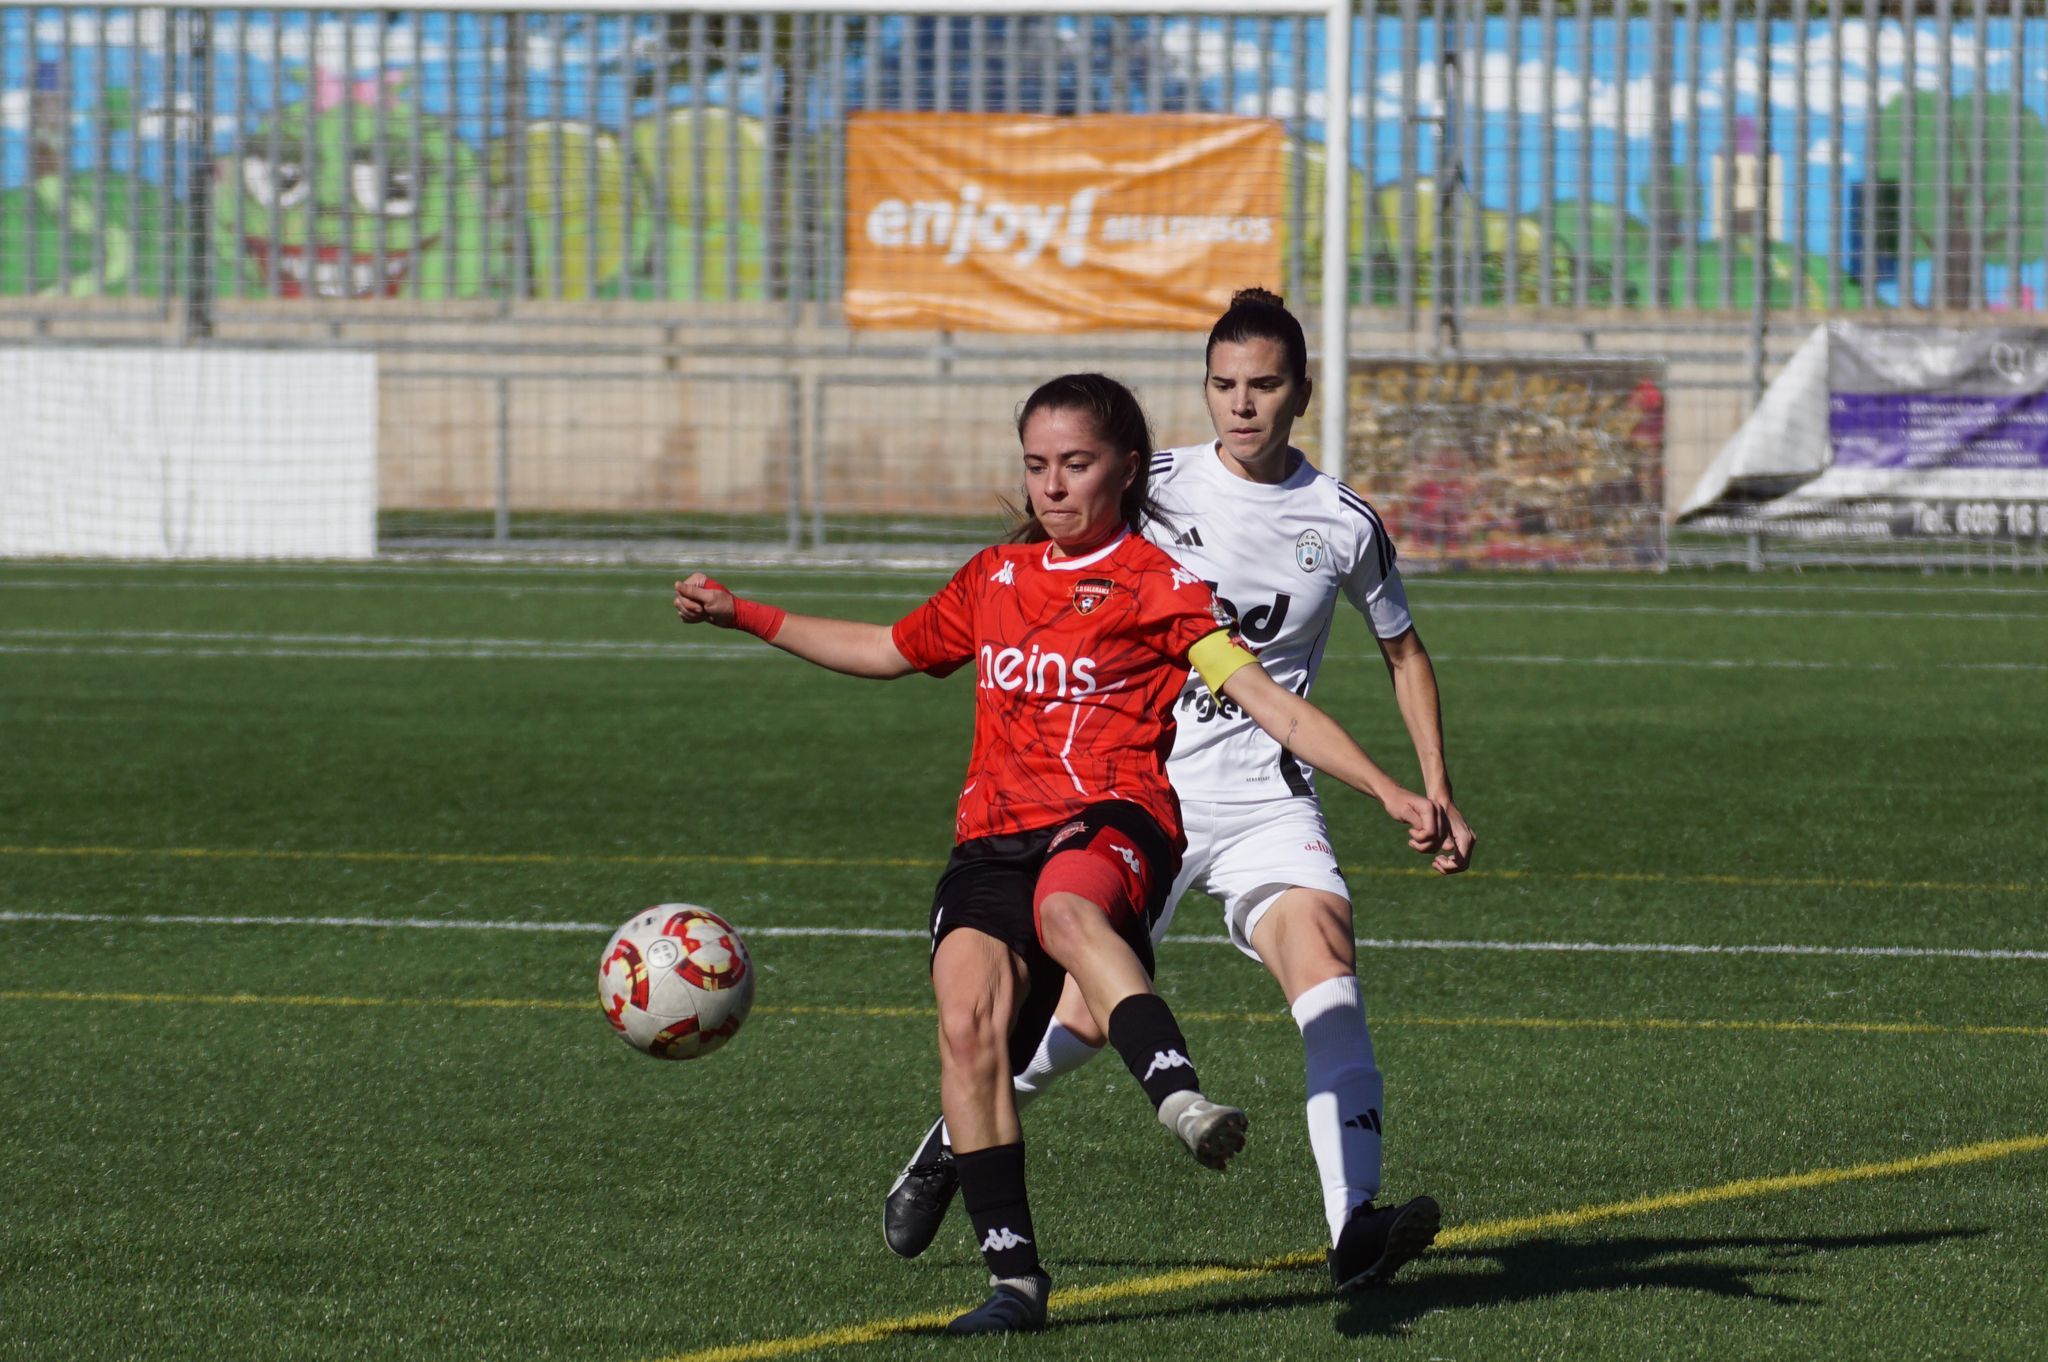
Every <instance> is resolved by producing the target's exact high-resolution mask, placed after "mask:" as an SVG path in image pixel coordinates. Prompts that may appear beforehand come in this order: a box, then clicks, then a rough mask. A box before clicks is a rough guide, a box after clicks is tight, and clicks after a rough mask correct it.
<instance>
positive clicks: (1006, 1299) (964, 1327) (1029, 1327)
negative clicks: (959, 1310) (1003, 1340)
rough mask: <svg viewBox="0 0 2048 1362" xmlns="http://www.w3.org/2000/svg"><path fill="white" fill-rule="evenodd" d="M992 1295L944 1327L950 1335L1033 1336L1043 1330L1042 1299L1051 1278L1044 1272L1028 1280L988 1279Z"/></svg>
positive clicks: (1043, 1308)
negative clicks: (993, 1290)
mask: <svg viewBox="0 0 2048 1362" xmlns="http://www.w3.org/2000/svg"><path fill="white" fill-rule="evenodd" d="M988 1280H989V1285H991V1286H993V1287H994V1288H995V1293H994V1294H993V1295H991V1296H990V1297H989V1298H988V1299H987V1300H985V1301H983V1302H982V1303H981V1304H980V1305H977V1306H976V1307H974V1309H972V1310H969V1311H968V1312H967V1313H966V1314H964V1315H961V1316H959V1317H958V1318H956V1319H955V1320H954V1321H953V1322H952V1323H950V1324H948V1325H947V1326H946V1332H947V1333H949V1334H1035V1333H1037V1332H1039V1331H1040V1330H1042V1329H1043V1328H1045V1298H1046V1297H1047V1296H1048V1295H1050V1294H1052V1278H1050V1277H1048V1276H1046V1275H1045V1274H1044V1273H1043V1272H1034V1273H1032V1274H1031V1275H1029V1276H1027V1277H990V1278H989V1279H988Z"/></svg>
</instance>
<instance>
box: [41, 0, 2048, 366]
mask: <svg viewBox="0 0 2048 1362" xmlns="http://www.w3.org/2000/svg"><path fill="white" fill-rule="evenodd" d="M1322 36H1323V35H1322V25H1321V23H1320V21H1318V20H1314V19H1310V18H1304V17H1288V18H1281V19H1270V18H1268V19H1260V18H1242V19H1223V18H1215V17H1204V16H1194V15H1189V16H1172V15H1166V16H1159V15H1153V16H1130V17H1122V16H1100V15H1064V16H1063V15H1051V14H1049V15H1025V16H1019V15H993V16H973V15H965V16H959V17H934V16H929V15H924V16H918V15H888V14H876V15H844V14H773V15H771V14H729V15H726V14H707V13H702V12H698V13H690V14H675V15H661V14H613V15H606V14H597V13H589V12H522V13H516V14H512V13H498V14H490V13H474V12H466V11H465V12H447V11H435V10H432V9H418V10H415V9H407V10H392V11H382V12H332V11H322V10H317V9H316V10H300V9H262V8H255V9H230V10H218V11H215V10H182V9H175V8H166V9H133V8H113V7H89V8H88V7H65V8H45V7H38V8H21V7H7V8H0V73H4V92H5V93H4V97H0V98H4V103H0V243H4V246H5V255H4V259H0V310H4V311H8V312H14V313H23V312H27V313H33V314H42V313H46V312H48V311H49V310H50V309H51V308H52V307H53V306H54V305H56V304H58V303H59V302H61V301H67V300H76V299H80V298H89V297H98V298H112V299H117V300H121V301H123V302H127V303H130V304H135V305H138V310H140V311H142V312H150V311H153V310H155V309H153V308H150V307H148V306H146V304H151V303H154V304H157V305H159V306H169V307H178V308H184V309H189V310H190V312H191V314H192V316H193V319H194V320H195V321H196V323H197V329H199V330H202V331H203V330H205V329H206V327H207V326H208V324H210V323H211V322H212V321H213V320H214V319H215V317H216V316H217V315H220V314H223V313H227V312H231V311H232V310H233V309H234V308H235V306H236V305H237V304H239V303H241V302H244V301H247V300H258V299H261V300H280V299H285V300H289V299H302V300H305V301H307V302H308V303H309V304H312V303H321V304H327V305H329V306H328V307H327V309H326V311H323V312H322V313H321V315H323V316H324V315H327V312H330V311H331V310H332V305H333V304H335V303H338V302H344V301H353V302H357V303H362V302H370V303H374V304H375V305H376V306H375V307H374V309H373V311H374V312H375V313H376V314H377V315H378V316H380V317H383V318H387V319H389V318H393V317H397V316H402V315H405V314H406V313H408V312H412V311H417V310H419V308H418V305H420V304H425V303H432V304H440V303H444V302H450V301H460V300H477V301H484V302H491V301H496V302H510V301H550V302H557V301H622V302H637V303H645V304H649V305H652V306H660V307H669V308H674V307H676V305H679V304H683V305H696V304H701V303H704V302H706V301H723V302H741V301H748V302H758V303H782V304H791V305H794V304H801V303H815V304H819V305H822V306H823V307H824V308H826V309H827V310H828V311H829V309H830V308H831V306H832V304H833V302H834V300H835V299H836V298H837V296H838V287H839V283H840V280H841V278H842V275H841V270H840V266H841V254H842V238H843V235H844V233H843V224H842V223H841V222H840V221H839V220H838V211H839V206H840V203H841V194H840V176H841V174H842V172H843V166H844V159H843V157H844V147H843V139H842V136H841V133H842V130H843V127H844V124H845V120H846V117H847V116H848V115H849V114H850V113H852V112H854V111H858V110H864V109H871V110H941V111H943V110H963V111H1018V112H1043V113H1056V114H1057V113H1086V112H1107V111H1120V112H1161V111H1206V112H1235V113H1248V114H1260V115H1267V116H1272V117H1277V118H1279V119H1281V120H1283V121H1284V122H1285V124H1286V126H1287V129H1288V133H1289V142H1288V145H1289V149H1290V150H1289V166H1288V175H1289V187H1290V197H1289V213H1288V231H1287V254H1286V261H1287V280H1286V283H1287V285H1288V292H1289V293H1290V294H1291V295H1295V296H1300V297H1304V298H1306V297H1310V296H1312V294H1313V285H1314V281H1315V280H1316V277H1317V270H1316V261H1317V258H1318V256H1319V253H1320V241H1319V239H1318V238H1319V235H1320V234H1319V231H1318V228H1317V221H1316V212H1315V207H1314V204H1315V200H1314V197H1313V192H1312V185H1311V181H1312V180H1317V179H1319V178H1320V175H1321V161H1320V156H1319V149H1320V145H1321V142H1322V138H1323V124H1322V120H1323V117H1324V115H1325V114H1326V112H1327V105H1328V103H1329V101H1328V100H1327V99H1326V93H1325V91H1324V90H1323V89H1322V74H1321V55H1320V53H1321V46H1322ZM1353 48H1354V52H1355V59H1354V63H1353V66H1354V72H1355V75H1354V80H1353V88H1352V90H1351V91H1350V99H1349V107H1350V109H1351V111H1352V114H1353V127H1352V133H1353V145H1354V146H1356V147H1358V148H1360V152H1361V154H1360V155H1359V156H1357V157H1356V158H1354V171H1353V175H1354V181H1355V184H1356V188H1357V190H1358V191H1359V192H1358V193H1357V194H1356V195H1355V196H1354V215H1353V220H1352V243H1351V244H1352V252H1353V259H1355V260H1356V261H1357V262H1358V264H1357V267H1356V269H1355V271H1354V277H1353V284H1352V301H1353V303H1354V304H1355V305H1357V306H1360V307H1362V308H1363V309H1365V310H1367V311H1368V312H1371V311H1373V310H1376V309H1388V310H1391V311H1393V312H1395V313H1397V314H1402V315H1403V316H1405V317H1408V318H1409V320H1411V321H1414V320H1416V319H1415V318H1414V317H1413V316H1412V315H1411V314H1415V313H1416V312H1417V310H1418V309H1419V310H1420V311H1421V313H1422V314H1423V315H1422V316H1421V317H1420V319H1419V320H1420V322H1421V324H1423V325H1425V326H1428V325H1442V326H1453V327H1454V326H1457V325H1459V324H1460V323H1462V322H1464V321H1465V320H1466V319H1473V320H1484V319H1486V318H1488V317H1490V316H1495V315H1497V314H1501V313H1503V312H1509V311H1513V310H1515V309H1526V308H1538V309H1555V308H1568V309H1574V310H1578V311H1612V312H1620V313H1623V314H1633V315H1653V316H1654V315H1668V314H1671V313H1696V312H1700V311H1708V312H1729V311H1739V310H1742V309H1746V308H1750V307H1754V306H1768V307H1770V308H1774V309H1783V310H1792V311H1818V310H1827V311H1841V310H1852V311H1872V310H1894V309H1896V310H1918V309H1937V310H1939V309H1965V308H1967V309H1982V308H1997V309H2005V310H2018V311H2034V310H2039V309H2040V308H2041V307H2042V305H2043V299H2044V297H2048V121H2044V120H2048V6H2044V5H2028V4H2025V3H2015V2H2014V0H2007V3H2004V4H1999V5H1993V4H1991V3H1989V0H1975V2H1974V4H1970V3H1968V0H1962V2H1961V3H1959V0H1909V3H1905V4H1899V3H1892V2H1890V0H1887V3H1884V4H1879V3H1878V2H1877V0H1780V3H1776V4H1773V5H1771V6H1768V7H1762V6H1756V5H1734V4H1731V5H1718V6H1717V5H1711V4H1707V3H1703V0H1647V2H1643V0H1638V2H1636V3H1619V4H1617V3H1590V4H1570V3H1566V2H1565V0H1405V2H1403V3H1379V4H1370V5H1368V6H1366V7H1365V9H1364V11H1363V12H1362V13H1361V14H1360V15H1359V17H1358V18H1357V20H1356V21H1355V24H1354V32H1353ZM1760 281H1761V284H1760ZM1305 287H1306V288H1307V290H1308V291H1307V292H1306V293H1305V292H1304V288H1305Z"/></svg>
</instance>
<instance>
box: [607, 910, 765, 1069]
mask: <svg viewBox="0 0 2048 1362" xmlns="http://www.w3.org/2000/svg"><path fill="white" fill-rule="evenodd" d="M597 1001H598V1005H599V1006H600V1007H602V1008H603V1009H604V1015H605V1018H606V1020H608V1021H610V1022H611V1024H612V1027H613V1029H614V1030H616V1031H617V1032H618V1033H619V1036H620V1038H621V1039H622V1040H624V1041H625V1042H626V1043H627V1044H628V1045H630V1046H632V1047H633V1048H634V1049H636V1050H641V1051H644V1052H646V1053H647V1054H650V1055H653V1056H654V1057H655V1058H656V1059H696V1058H697V1057H698V1056H700V1055H708V1054H710V1053H711V1052H712V1051H713V1050H716V1049H717V1048H718V1047H719V1046H721V1045H723V1044H725V1043H726V1042H727V1041H729V1040H731V1039H732V1038H733V1033H734V1032H736V1031H738V1030H739V1029H740V1023H741V1022H744V1021H745V1020H746V1019H747V1009H748V1008H750V1007H752V1006H753V1005H754V964H753V961H751V960H749V959H748V958H747V948H746V946H745V945H743V944H742V943H741V941H740V934H739V933H738V932H736V931H734V930H733V928H732V924H731V923H729V922H727V921H726V920H725V919H724V918H722V917H720V916H719V915H718V914H716V913H714V912H712V911H710V910H709V909H706V908H699V907H697V905H695V904H693V903H662V904H657V905H655V906H654V907H652V908H649V909H647V910H646V911H645V912H641V913H636V914H634V915H633V917H632V918H631V919H630V920H629V921H627V923H626V925H625V926H623V927H621V928H619V929H618V930H617V931H616V932H613V933H612V939H611V940H610V941H608V942H606V943H605V948H604V954H603V956H601V957H600V958H599V960H598V965H597Z"/></svg>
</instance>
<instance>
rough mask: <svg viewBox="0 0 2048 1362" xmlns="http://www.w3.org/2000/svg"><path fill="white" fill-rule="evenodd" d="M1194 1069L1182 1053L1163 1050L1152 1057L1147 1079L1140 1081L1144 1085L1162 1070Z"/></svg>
mask: <svg viewBox="0 0 2048 1362" xmlns="http://www.w3.org/2000/svg"><path fill="white" fill-rule="evenodd" d="M1194 1067H1195V1066H1194V1065H1193V1064H1191V1063H1190V1062H1189V1061H1188V1057H1187V1056H1186V1055H1184V1054H1182V1053H1181V1052H1180V1051H1178V1050H1161V1051H1159V1052H1158V1053H1157V1054H1155V1055H1153V1056H1152V1063H1151V1065H1150V1067H1148V1068H1147V1069H1146V1070H1145V1078H1141V1079H1139V1080H1138V1081H1139V1082H1140V1083H1143V1082H1144V1081H1145V1079H1148V1078H1150V1077H1152V1075H1153V1074H1156V1073H1158V1072H1159V1071H1160V1070H1161V1069H1192V1068H1194Z"/></svg>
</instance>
